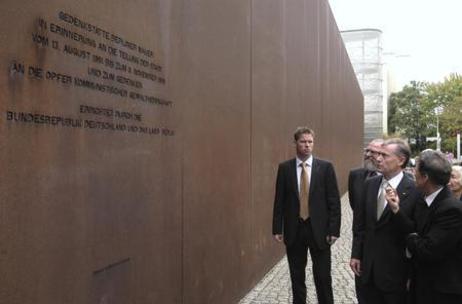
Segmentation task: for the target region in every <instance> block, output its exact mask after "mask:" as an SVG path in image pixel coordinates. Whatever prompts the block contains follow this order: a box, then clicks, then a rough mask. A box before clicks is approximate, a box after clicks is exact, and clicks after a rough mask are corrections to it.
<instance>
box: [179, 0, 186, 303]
mask: <svg viewBox="0 0 462 304" xmlns="http://www.w3.org/2000/svg"><path fill="white" fill-rule="evenodd" d="M180 11H181V15H180V16H181V21H180V22H181V26H180V27H179V28H180V35H181V36H180V39H181V40H180V47H182V48H184V40H183V37H184V34H185V33H184V28H185V24H184V20H185V17H184V14H185V7H184V2H181V5H180ZM183 77H184V76H182V77H181V78H180V79H181V82H180V83H182V82H183V79H184V78H183ZM180 96H181V95H180ZM184 120H185V109H184V107H183V108H182V110H181V125H183V124H184ZM181 136H184V132H181ZM184 145H185V144H184V140H181V162H180V164H181V165H180V166H181V168H180V174H181V177H180V191H181V198H180V201H181V207H180V208H181V211H180V212H181V214H180V216H181V224H180V229H181V232H180V233H181V235H180V242H181V245H180V250H181V256H180V259H181V261H180V263H181V264H180V265H181V266H180V267H181V275H180V280H181V282H180V293H181V297H180V299H181V303H182V304H184V303H185V274H184V272H185V254H184V246H185V245H184V243H185V239H184V230H185V216H184V164H185V162H184Z"/></svg>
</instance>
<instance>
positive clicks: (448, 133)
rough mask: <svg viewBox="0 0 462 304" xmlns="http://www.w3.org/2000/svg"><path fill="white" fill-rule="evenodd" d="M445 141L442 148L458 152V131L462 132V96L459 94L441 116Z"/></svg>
mask: <svg viewBox="0 0 462 304" xmlns="http://www.w3.org/2000/svg"><path fill="white" fill-rule="evenodd" d="M440 125H441V130H442V131H443V132H442V137H443V141H442V143H441V149H442V150H443V151H449V152H452V153H454V154H455V153H456V151H457V140H456V137H457V133H460V134H462V97H461V96H458V97H455V98H454V99H453V101H452V102H450V103H448V105H447V106H446V107H445V108H444V111H443V113H442V114H441V116H440Z"/></svg>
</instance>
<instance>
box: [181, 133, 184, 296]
mask: <svg viewBox="0 0 462 304" xmlns="http://www.w3.org/2000/svg"><path fill="white" fill-rule="evenodd" d="M182 142H184V141H182ZM183 145H184V143H183ZM183 148H184V146H183ZM180 170H181V178H180V183H181V287H180V288H181V289H180V292H181V303H183V304H184V303H185V294H184V283H185V282H184V279H185V278H184V269H185V265H184V260H185V256H184V227H185V223H184V222H185V218H184V149H181V169H180Z"/></svg>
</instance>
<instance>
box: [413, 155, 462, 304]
mask: <svg viewBox="0 0 462 304" xmlns="http://www.w3.org/2000/svg"><path fill="white" fill-rule="evenodd" d="M450 176H451V165H450V163H449V161H448V160H447V159H446V157H445V155H444V154H442V153H441V152H437V151H433V150H426V151H424V152H422V153H421V154H420V156H419V158H418V161H417V168H416V172H415V177H416V184H417V187H418V188H419V189H420V190H421V191H422V193H423V195H424V196H423V197H422V199H420V200H418V201H417V204H416V211H415V212H416V213H415V214H416V215H415V221H416V233H413V234H411V235H410V236H409V237H408V239H407V248H408V250H409V252H410V254H411V256H412V261H413V265H414V278H413V280H412V287H413V288H412V291H413V294H414V296H415V300H416V303H419V304H439V303H444V304H456V303H457V304H460V303H462V204H461V202H460V201H459V200H458V199H457V198H455V197H453V196H452V195H451V191H450V190H449V189H448V187H447V183H448V182H449V178H450Z"/></svg>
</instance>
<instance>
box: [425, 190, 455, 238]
mask: <svg viewBox="0 0 462 304" xmlns="http://www.w3.org/2000/svg"><path fill="white" fill-rule="evenodd" d="M450 196H451V192H450V191H449V189H448V188H447V187H444V188H443V190H441V192H440V193H438V195H437V196H436V197H435V200H434V201H433V202H432V204H431V205H430V207H428V208H429V210H428V215H427V218H426V220H425V223H424V226H423V228H422V230H423V231H426V230H427V228H428V226H429V225H430V223H431V221H432V219H433V215H434V214H435V211H436V210H437V209H438V207H439V206H440V204H441V201H443V200H445V199H446V198H448V197H450ZM424 203H425V204H426V202H425V200H424Z"/></svg>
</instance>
